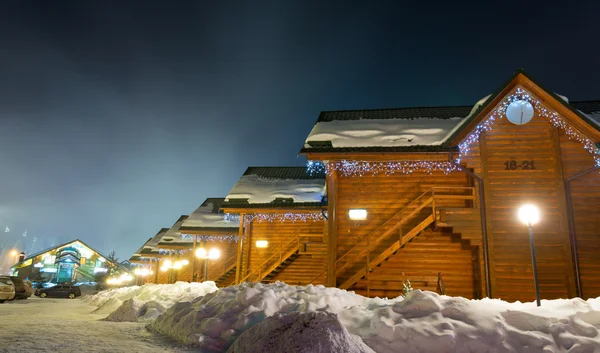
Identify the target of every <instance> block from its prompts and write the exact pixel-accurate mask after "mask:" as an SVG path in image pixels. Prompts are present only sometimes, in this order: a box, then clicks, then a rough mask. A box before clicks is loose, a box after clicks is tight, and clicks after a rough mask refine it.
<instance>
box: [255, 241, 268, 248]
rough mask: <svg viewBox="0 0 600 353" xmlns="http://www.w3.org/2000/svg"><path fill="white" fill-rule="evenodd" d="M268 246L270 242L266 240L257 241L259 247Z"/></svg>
mask: <svg viewBox="0 0 600 353" xmlns="http://www.w3.org/2000/svg"><path fill="white" fill-rule="evenodd" d="M267 246H269V242H268V241H266V240H257V241H256V247H257V248H266V247H267Z"/></svg>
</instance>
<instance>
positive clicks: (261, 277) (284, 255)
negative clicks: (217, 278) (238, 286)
mask: <svg viewBox="0 0 600 353" xmlns="http://www.w3.org/2000/svg"><path fill="white" fill-rule="evenodd" d="M299 252H300V237H299V236H298V234H295V235H294V236H293V237H291V239H290V240H289V241H288V242H287V243H284V244H281V245H279V246H277V247H276V248H274V249H271V255H270V256H269V257H267V258H266V259H264V260H262V261H259V263H258V264H257V265H255V266H253V267H251V268H249V269H248V270H247V271H246V273H245V274H242V275H241V276H240V277H241V278H240V283H242V282H262V281H265V280H266V281H268V279H267V277H269V278H270V279H273V278H274V277H275V276H276V275H277V274H278V273H279V272H281V271H282V270H283V269H284V268H286V267H287V266H289V265H290V264H291V263H292V262H293V261H294V260H295V259H296V258H297V257H298V253H299Z"/></svg>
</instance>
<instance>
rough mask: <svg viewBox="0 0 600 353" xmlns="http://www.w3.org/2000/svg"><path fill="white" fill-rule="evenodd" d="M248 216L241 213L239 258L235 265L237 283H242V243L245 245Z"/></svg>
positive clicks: (238, 244)
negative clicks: (245, 227)
mask: <svg viewBox="0 0 600 353" xmlns="http://www.w3.org/2000/svg"><path fill="white" fill-rule="evenodd" d="M245 218H246V216H245V215H244V214H240V228H239V229H238V243H237V259H236V262H237V264H236V266H235V284H239V283H240V276H241V270H242V269H241V267H242V245H243V242H244V240H243V238H244V223H245V222H244V220H245Z"/></svg>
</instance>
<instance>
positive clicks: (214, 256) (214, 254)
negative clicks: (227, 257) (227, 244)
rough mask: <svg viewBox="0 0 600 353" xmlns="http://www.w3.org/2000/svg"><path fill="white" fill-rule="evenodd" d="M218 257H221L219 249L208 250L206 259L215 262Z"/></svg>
mask: <svg viewBox="0 0 600 353" xmlns="http://www.w3.org/2000/svg"><path fill="white" fill-rule="evenodd" d="M219 257H221V252H220V251H219V249H217V248H212V249H210V251H209V252H208V258H209V259H212V260H216V259H218V258H219Z"/></svg>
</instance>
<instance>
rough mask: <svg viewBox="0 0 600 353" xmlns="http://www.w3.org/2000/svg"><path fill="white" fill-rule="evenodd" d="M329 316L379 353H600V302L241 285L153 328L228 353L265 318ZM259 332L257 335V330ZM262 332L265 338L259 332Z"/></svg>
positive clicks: (179, 310) (170, 313) (180, 307)
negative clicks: (392, 295) (371, 294)
mask: <svg viewBox="0 0 600 353" xmlns="http://www.w3.org/2000/svg"><path fill="white" fill-rule="evenodd" d="M314 311H327V312H330V313H335V314H337V315H338V316H339V319H340V322H341V323H342V324H343V325H344V326H345V328H346V329H347V330H348V332H349V333H351V334H354V335H357V336H359V337H361V338H362V339H363V341H364V342H365V343H366V344H367V345H368V346H369V347H371V348H372V349H373V350H374V351H376V352H381V353H387V352H403V353H412V352H436V353H438V352H439V353H443V352H482V353H484V352H494V353H495V352H498V353H503V352H570V353H575V352H600V337H599V335H598V328H599V327H600V299H590V300H587V301H584V300H581V299H571V300H551V301H548V300H544V301H542V307H541V308H537V307H536V306H535V304H534V303H518V302H517V303H507V302H504V301H501V300H493V299H484V300H468V299H464V298H460V297H447V296H440V295H437V294H436V293H432V292H422V291H419V290H416V291H413V292H411V293H409V295H408V296H407V297H406V298H396V299H379V298H374V299H370V298H365V297H362V296H359V295H357V294H354V293H353V292H347V291H345V290H340V289H337V288H325V287H323V286H312V285H308V286H288V285H286V284H284V283H281V282H277V283H273V284H259V283H254V284H247V283H245V284H241V285H238V286H231V287H227V288H224V289H221V290H219V291H216V292H212V293H209V294H207V295H205V296H203V297H201V298H196V299H195V300H193V301H189V302H179V303H176V304H175V305H173V306H172V307H171V308H170V309H168V310H167V311H166V312H165V313H164V314H162V315H160V316H159V317H158V318H157V319H156V320H155V321H154V322H153V323H151V324H150V325H149V328H151V329H153V330H155V331H157V332H160V333H163V334H167V335H170V336H172V337H174V338H177V339H179V340H180V341H183V342H185V343H187V344H193V345H195V346H197V347H199V348H200V349H201V351H203V352H224V351H226V350H227V349H228V348H229V347H230V346H231V345H232V344H233V343H234V341H235V340H236V339H237V338H238V337H240V336H241V335H242V334H243V333H244V332H245V331H246V330H248V329H250V328H251V327H252V326H254V325H255V324H257V323H260V322H262V321H263V320H265V319H266V318H267V317H271V316H274V315H276V314H287V313H293V312H314ZM257 330H258V329H257ZM258 332H260V331H258Z"/></svg>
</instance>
